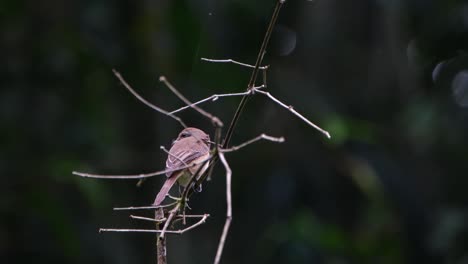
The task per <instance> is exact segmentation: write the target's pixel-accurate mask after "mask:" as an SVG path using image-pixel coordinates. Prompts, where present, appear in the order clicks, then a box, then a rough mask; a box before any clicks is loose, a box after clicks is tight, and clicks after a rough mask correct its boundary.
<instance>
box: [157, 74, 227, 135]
mask: <svg viewBox="0 0 468 264" xmlns="http://www.w3.org/2000/svg"><path fill="white" fill-rule="evenodd" d="M159 81H160V82H163V83H164V84H165V85H166V86H167V88H169V89H170V90H171V91H172V92H173V93H174V94H175V95H176V96H177V97H179V98H180V100H182V101H183V102H184V103H185V104H187V105H189V106H190V107H192V108H193V109H195V110H196V111H198V112H199V113H200V114H202V115H203V116H205V117H207V118H208V119H210V120H211V122H212V123H213V125H215V126H216V127H223V122H221V120H220V119H219V118H218V117H216V116H214V115H212V114H210V113H208V112H207V111H205V110H203V109H201V108H200V107H198V106H197V105H194V104H192V103H191V102H190V101H189V100H188V99H187V98H186V97H185V96H184V95H183V94H182V93H180V92H179V91H178V90H177V89H176V88H175V87H174V86H173V85H172V84H171V83H170V82H169V81H168V80H167V78H166V77H164V76H161V77H159Z"/></svg>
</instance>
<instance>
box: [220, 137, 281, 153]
mask: <svg viewBox="0 0 468 264" xmlns="http://www.w3.org/2000/svg"><path fill="white" fill-rule="evenodd" d="M262 139H264V140H268V141H272V142H277V143H283V142H284V137H279V138H278V137H272V136H268V135H265V134H261V135H259V136H257V137H255V138H252V139H251V140H248V141H246V142H244V143H242V144H240V145H238V146H234V147H231V148H228V149H221V150H220V152H223V153H226V152H233V151H237V150H239V149H241V148H243V147H246V146H247V145H250V144H252V143H255V142H257V141H259V140H262Z"/></svg>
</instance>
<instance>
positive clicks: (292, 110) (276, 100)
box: [255, 90, 331, 138]
mask: <svg viewBox="0 0 468 264" xmlns="http://www.w3.org/2000/svg"><path fill="white" fill-rule="evenodd" d="M255 92H258V93H261V94H263V95H266V96H268V98H270V99H271V100H272V101H273V102H275V103H277V104H279V105H280V106H282V107H284V108H286V109H287V110H289V111H290V112H291V113H293V114H294V115H295V116H297V117H299V118H300V119H302V121H304V122H306V123H307V124H308V125H310V126H312V127H313V128H315V129H317V130H318V131H320V132H321V133H322V134H324V135H325V136H326V137H327V138H330V137H331V136H330V133H328V131H326V130H324V129H323V128H321V127H319V126H317V125H316V124H314V123H312V122H311V121H310V120H309V119H307V118H305V117H304V116H303V115H301V114H300V113H298V112H297V111H296V110H294V108H293V107H292V106H291V105H289V106H288V105H285V104H284V103H283V102H281V101H280V100H278V99H277V98H275V97H274V96H273V95H271V94H270V93H269V92H265V91H262V90H256V91H255Z"/></svg>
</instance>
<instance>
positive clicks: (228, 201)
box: [214, 152, 232, 264]
mask: <svg viewBox="0 0 468 264" xmlns="http://www.w3.org/2000/svg"><path fill="white" fill-rule="evenodd" d="M218 157H219V159H220V160H221V163H223V165H224V168H225V169H226V207H227V212H226V222H225V223H224V228H223V233H222V234H221V238H220V239H219V244H218V250H217V251H216V257H215V261H214V263H215V264H218V263H219V261H220V260H221V255H222V254H223V248H224V244H225V242H226V237H227V234H228V232H229V226H230V225H231V221H232V198H231V176H232V171H231V168H230V167H229V164H228V163H227V161H226V158H225V157H224V153H222V152H219V153H218Z"/></svg>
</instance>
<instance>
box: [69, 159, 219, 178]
mask: <svg viewBox="0 0 468 264" xmlns="http://www.w3.org/2000/svg"><path fill="white" fill-rule="evenodd" d="M209 159H211V157H208V158H207V159H206V160H209ZM203 162H205V160H203V161H201V162H198V163H194V164H189V165H186V166H182V167H178V168H175V169H168V170H163V171H156V172H151V173H146V174H144V173H143V174H133V175H102V174H91V173H84V172H78V171H73V172H72V174H74V175H77V176H80V177H83V178H94V179H122V180H129V179H142V178H149V177H154V176H157V175H162V174H166V173H168V172H173V171H179V170H182V169H186V168H190V167H195V166H197V165H198V164H201V163H203Z"/></svg>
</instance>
